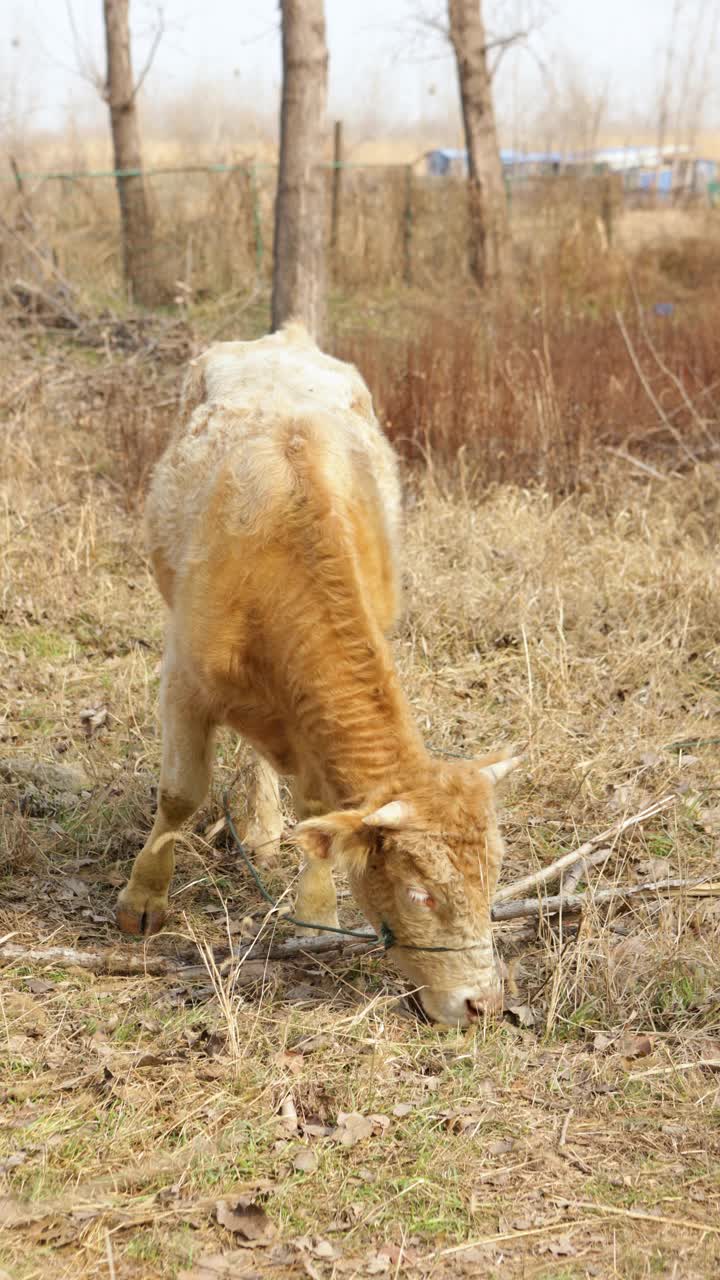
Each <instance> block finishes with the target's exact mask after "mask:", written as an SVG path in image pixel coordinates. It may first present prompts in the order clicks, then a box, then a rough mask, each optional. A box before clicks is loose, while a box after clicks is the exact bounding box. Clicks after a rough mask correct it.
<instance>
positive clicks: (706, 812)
mask: <svg viewBox="0 0 720 1280" xmlns="http://www.w3.org/2000/svg"><path fill="white" fill-rule="evenodd" d="M698 822H699V823H700V826H701V827H702V829H703V831H707V833H708V835H710V836H716V835H720V805H717V806H715V807H714V808H712V809H701V810H700V812H699V813H698Z"/></svg>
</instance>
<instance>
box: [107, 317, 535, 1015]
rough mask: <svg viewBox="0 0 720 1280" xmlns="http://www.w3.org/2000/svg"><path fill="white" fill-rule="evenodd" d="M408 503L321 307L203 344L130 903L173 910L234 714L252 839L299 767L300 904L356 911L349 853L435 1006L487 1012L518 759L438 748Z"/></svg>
mask: <svg viewBox="0 0 720 1280" xmlns="http://www.w3.org/2000/svg"><path fill="white" fill-rule="evenodd" d="M400 517H401V495H400V485H399V479H398V466H397V461H396V458H395V455H394V453H393V450H392V448H391V446H390V444H389V442H388V440H387V438H386V437H385V435H384V434H383V432H382V430H381V428H380V426H379V424H378V421H377V419H376V417H375V414H374V412H373V406H372V401H371V398H370V393H369V391H368V389H367V386H366V385H365V383H364V381H363V380H362V378H361V376H360V374H359V373H358V372H357V370H356V369H355V368H353V367H352V366H351V365H349V364H345V363H343V362H341V361H339V360H337V359H334V358H332V357H331V356H329V355H326V354H324V353H323V352H321V351H320V350H319V348H318V347H317V346H316V344H315V343H314V342H313V340H312V339H311V338H310V336H309V335H308V333H307V332H306V331H305V329H304V328H303V327H302V326H300V325H299V324H296V323H292V324H289V325H287V326H286V327H285V328H283V329H281V330H280V331H279V332H276V333H273V334H271V335H270V336H267V337H263V338H260V339H259V340H257V341H254V342H220V343H216V344H214V345H213V346H211V347H210V348H209V349H208V350H207V351H205V352H204V354H202V355H201V356H199V357H198V358H197V359H195V360H193V361H192V362H191V364H190V368H189V371H188V374H187V377H186V380H185V385H184V391H183V401H182V409H181V413H180V422H179V426H178V429H177V431H176V433H175V435H174V437H173V438H172V439H171V441H170V443H169V445H168V447H167V449H166V451H165V453H164V455H163V456H162V458H161V459H160V461H159V463H158V465H157V467H156V470H155V472H154V476H153V479H152V482H151V486H150V490H149V496H148V502H147V509H146V529H147V542H148V549H149V554H150V559H151V562H152V567H153V571H154V574H155V578H156V580H157V584H158V587H159V590H160V593H161V595H162V596H163V598H164V600H165V603H166V604H167V606H168V610H169V616H168V624H167V634H166V641H165V650H164V658H163V666H162V677H161V690H160V704H161V718H162V764H161V772H160V786H159V791H158V804H157V813H156V817H155V822H154V825H153V828H152V831H151V833H150V836H149V838H148V840H147V842H146V844H145V846H144V848H143V849H142V850H141V852H140V853H139V854H138V856H137V858H136V860H135V863H134V866H133V869H132V873H131V876H130V880H129V882H128V884H127V885H126V887H125V888H124V889H123V891H122V893H121V894H120V897H119V899H118V905H117V921H118V925H119V927H120V929H122V930H123V931H124V932H126V933H131V934H146V935H147V934H151V933H155V932H157V931H158V930H159V929H161V928H162V925H163V923H164V921H165V918H166V914H167V910H168V888H169V885H170V880H171V877H172V874H173V869H174V845H175V840H176V836H177V834H178V831H179V829H180V827H181V825H182V823H183V822H185V821H186V820H187V819H188V818H189V817H190V816H191V815H192V814H193V813H194V812H195V811H196V810H197V809H198V807H199V806H200V805H201V804H202V802H203V800H204V799H205V796H206V794H207V791H208V787H209V783H210V772H211V754H212V741H213V731H214V729H215V727H216V726H218V725H229V726H231V727H232V728H233V729H234V730H236V731H237V732H238V733H239V734H240V735H241V736H242V737H243V738H244V739H245V740H246V742H248V743H249V744H250V745H251V746H252V747H253V748H255V750H256V752H257V753H258V758H259V763H258V774H257V777H256V779H255V786H254V788H253V792H254V796H253V798H254V813H253V816H252V820H251V823H250V828H249V830H248V833H247V836H246V839H247V841H248V843H249V844H250V845H251V846H252V847H254V848H256V849H258V850H261V849H262V847H263V846H264V845H265V844H268V843H269V844H273V843H277V841H278V839H279V836H280V833H281V831H282V826H283V823H282V815H281V810H280V802H279V791H278V775H288V776H289V777H290V779H291V788H292V794H293V799H294V804H295V810H296V816H297V818H298V819H299V821H298V825H296V826H295V828H294V831H293V841H294V843H295V845H296V846H297V848H298V849H299V851H300V853H301V855H302V856H303V858H304V866H303V869H302V871H301V874H300V878H299V882H298V893H297V900H296V906H295V911H296V915H297V916H299V917H300V919H301V920H303V921H306V922H308V923H309V924H313V925H318V926H320V925H325V926H335V927H336V926H337V923H338V921H337V903H336V892H335V886H334V882H333V875H332V868H333V865H336V866H337V867H339V868H342V869H343V870H344V871H345V872H346V873H347V876H348V880H349V884H350V887H351V890H352V893H353V896H354V897H355V899H356V901H357V903H358V904H359V906H360V907H361V909H362V911H363V912H364V914H365V916H366V917H367V918H368V920H369V921H370V922H371V923H372V925H373V926H374V927H375V928H376V929H377V930H378V931H379V932H380V933H381V936H382V937H383V938H384V940H385V942H386V945H387V948H388V956H389V958H390V960H391V961H392V962H393V963H394V965H395V967H396V968H397V969H398V970H399V971H400V972H401V973H402V974H403V975H404V977H405V978H406V979H408V980H409V981H410V983H412V984H413V986H414V988H415V989H416V990H417V992H418V993H419V998H420V1000H421V1002H422V1005H423V1007H424V1010H425V1012H426V1014H427V1016H428V1017H429V1018H430V1019H432V1020H434V1021H437V1022H441V1023H445V1024H447V1023H450V1024H457V1023H470V1022H472V1021H474V1020H477V1019H478V1018H481V1017H483V1016H484V1015H485V1014H486V1013H488V1012H490V1011H494V1010H495V1009H496V1008H497V1007H498V1004H499V1001H500V994H501V993H500V982H499V978H498V971H497V968H496V964H495V960H494V955H493V946H492V935H491V923H490V908H491V900H492V895H493V892H494V888H495V884H496V880H497V877H498V872H499V868H500V863H501V859H502V855H503V846H502V840H501V836H500V832H499V830H498V823H497V819H496V811H495V795H494V793H495V786H496V783H497V782H498V781H499V780H500V779H501V778H503V777H504V776H505V774H507V773H508V772H509V771H510V770H511V769H513V768H514V767H515V765H516V764H517V763H518V761H517V759H514V758H508V752H498V753H496V754H494V755H489V756H486V757H484V758H478V759H465V758H463V759H459V758H458V759H453V760H447V759H439V758H436V757H433V756H432V755H431V754H430V753H429V751H428V749H427V748H426V746H425V744H424V742H423V739H422V737H421V734H420V732H419V729H418V727H417V725H416V723H415V721H414V718H413V715H412V712H411V709H410V706H409V703H408V699H407V697H406V695H405V694H404V692H403V690H402V688H401V685H400V681H399V678H398V674H397V671H396V668H395V665H394V663H393V658H392V655H391V651H390V647H389V643H388V640H387V638H386V636H387V632H388V631H389V630H390V628H391V627H392V626H393V624H394V623H395V621H396V619H397V617H398V610H399V606H400V587H399V579H400V574H399V568H398V548H399V536H400Z"/></svg>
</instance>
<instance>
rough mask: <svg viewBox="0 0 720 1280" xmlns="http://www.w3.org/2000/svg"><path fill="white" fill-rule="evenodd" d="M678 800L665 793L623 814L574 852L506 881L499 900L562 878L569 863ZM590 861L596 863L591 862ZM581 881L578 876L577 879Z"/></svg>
mask: <svg viewBox="0 0 720 1280" xmlns="http://www.w3.org/2000/svg"><path fill="white" fill-rule="evenodd" d="M674 802H675V797H674V796H672V795H669V796H663V798H662V800H656V801H654V802H653V804H650V805H647V806H646V807H645V808H644V809H641V810H640V812H639V813H636V814H633V815H632V817H629V818H622V819H621V820H620V821H619V822H616V823H614V824H613V826H612V827H608V828H607V830H605V831H601V832H600V834H599V835H597V836H593V837H592V839H590V840H586V842H585V844H582V845H580V847H579V848H578V849H573V850H572V851H571V852H570V853H564V854H563V855H562V857H561V858H556V860H555V862H551V863H550V864H549V865H548V866H547V867H541V868H540V870H539V871H533V872H531V874H530V875H527V876H523V877H522V879H521V880H515V881H514V882H513V883H512V884H506V885H503V886H502V888H500V889H498V891H497V893H496V894H495V903H496V905H497V903H499V902H506V901H507V899H508V898H515V897H517V895H518V894H520V893H524V892H525V890H526V889H535V888H536V887H537V886H538V885H541V884H548V883H549V882H552V881H553V880H559V879H560V876H561V875H562V873H563V871H564V870H565V869H566V867H573V866H575V865H576V864H577V863H582V862H584V861H586V860H587V858H588V855H589V854H591V853H592V852H593V850H595V849H596V848H597V846H598V845H605V844H607V842H608V840H614V839H616V838H617V837H618V836H619V835H621V834H622V832H623V831H627V830H628V829H629V828H630V827H635V826H637V824H638V823H639V822H645V821H646V819H648V818H654V817H655V815H656V814H658V813H662V812H663V811H664V810H665V809H668V808H669V807H670V806H671V805H672V804H674ZM589 865H592V863H590V864H589ZM575 883H577V880H576V881H575Z"/></svg>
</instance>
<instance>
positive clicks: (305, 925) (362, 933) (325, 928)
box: [223, 791, 486, 951]
mask: <svg viewBox="0 0 720 1280" xmlns="http://www.w3.org/2000/svg"><path fill="white" fill-rule="evenodd" d="M223 810H224V814H225V821H226V822H227V824H228V830H229V831H230V834H231V836H232V838H233V840H234V842H235V846H236V848H237V851H238V853H239V854H240V857H241V858H242V860H243V862H244V863H245V866H246V867H247V869H248V871H249V872H250V875H251V876H252V878H253V880H254V881H255V884H256V886H257V889H258V891H259V893H260V894H261V896H262V897H263V898H264V899H265V901H266V902H267V903H268V904H269V905H270V906H271V907H272V909H273V910H274V911H277V909H278V907H279V906H280V901H279V899H277V898H273V896H272V894H271V893H269V892H268V890H267V888H266V886H265V884H264V883H263V880H262V878H261V877H260V875H259V873H258V871H257V870H256V868H255V867H254V866H253V862H252V859H251V857H250V854H249V853H248V851H247V849H246V847H245V845H244V844H243V842H242V840H241V839H240V836H239V835H238V833H237V828H236V826H235V823H234V822H233V819H232V814H231V813H230V805H229V802H228V794H227V791H225V792H223ZM280 918H281V919H282V920H286V921H287V923H288V924H294V925H297V926H298V927H299V928H301V929H320V930H322V932H323V933H339V934H342V936H343V937H345V938H362V940H363V941H364V942H382V944H383V947H384V949H385V951H389V950H390V948H391V947H399V948H402V949H403V950H404V951H474V950H475V949H476V948H477V947H484V946H485V945H486V944H485V943H484V942H471V943H469V944H468V945H467V946H466V947H424V946H421V945H420V944H419V943H415V942H398V941H397V938H396V937H395V934H394V933H393V931H392V929H391V928H390V925H389V924H386V923H385V921H384V920H383V921H382V922H381V924H380V933H379V935H378V934H377V933H368V931H367V930H365V929H340V928H338V927H337V926H336V925H334V924H318V923H316V922H313V921H310V920H298V919H297V917H296V916H287V915H283V916H281V917H280Z"/></svg>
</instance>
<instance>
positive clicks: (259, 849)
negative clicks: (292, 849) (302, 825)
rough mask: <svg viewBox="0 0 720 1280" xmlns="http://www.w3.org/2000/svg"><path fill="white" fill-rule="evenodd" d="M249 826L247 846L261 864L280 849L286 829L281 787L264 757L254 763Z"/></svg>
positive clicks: (246, 835) (275, 774)
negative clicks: (281, 803) (281, 838)
mask: <svg viewBox="0 0 720 1280" xmlns="http://www.w3.org/2000/svg"><path fill="white" fill-rule="evenodd" d="M248 813H249V818H248V825H247V828H246V831H245V836H244V843H245V844H246V845H247V846H248V848H249V849H252V850H254V851H255V852H256V853H257V855H258V859H259V861H261V862H262V861H263V860H264V859H265V858H267V857H268V856H269V855H270V854H273V853H277V852H278V850H279V849H280V837H281V835H282V833H283V827H284V825H285V823H284V820H283V813H282V809H281V807H280V784H279V782H278V776H277V773H276V772H275V770H274V769H273V767H272V765H271V764H268V762H267V760H265V759H264V757H263V756H261V755H257V756H256V758H255V761H254V766H253V774H252V780H251V782H250V787H249V794H248Z"/></svg>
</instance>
